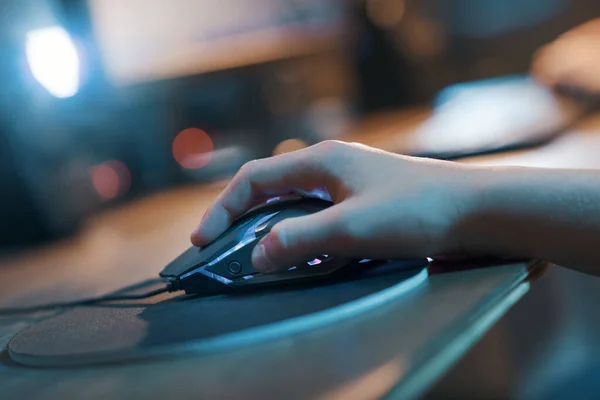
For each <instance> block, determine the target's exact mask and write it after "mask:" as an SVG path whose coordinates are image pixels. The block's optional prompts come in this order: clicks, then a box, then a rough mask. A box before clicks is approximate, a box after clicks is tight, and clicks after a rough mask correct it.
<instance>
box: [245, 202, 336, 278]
mask: <svg viewBox="0 0 600 400" xmlns="http://www.w3.org/2000/svg"><path fill="white" fill-rule="evenodd" d="M334 207H335V206H334ZM330 210H331V208H330V209H327V210H323V211H320V212H317V213H315V214H311V215H307V216H303V217H296V218H289V219H286V220H283V221H281V222H279V223H278V224H276V225H275V226H273V228H272V229H271V232H269V233H268V234H267V235H266V236H265V237H264V238H263V239H262V240H261V241H260V242H259V243H258V244H257V245H256V246H255V247H254V250H253V252H252V265H254V268H256V269H257V270H258V271H260V272H267V273H268V272H277V271H280V270H285V269H287V268H290V267H292V266H294V265H296V264H297V263H303V262H306V261H308V260H312V259H313V258H315V257H318V256H319V255H321V254H323V253H326V252H328V251H329V250H328V248H329V249H332V248H333V247H334V246H335V239H336V237H335V236H336V235H335V230H334V224H333V223H332V218H331V214H332V213H331V212H330Z"/></svg>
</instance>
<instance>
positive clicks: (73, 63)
mask: <svg viewBox="0 0 600 400" xmlns="http://www.w3.org/2000/svg"><path fill="white" fill-rule="evenodd" d="M25 51H26V56H27V63H28V64H29V69H30V70H31V74H32V75H33V77H34V78H35V79H36V80H37V81H38V82H39V83H40V84H41V85H42V86H43V87H44V88H45V89H46V90H48V92H50V94H52V95H53V96H54V97H58V98H66V97H71V96H74V95H75V94H76V93H77V90H78V89H79V57H78V55H77V50H76V48H75V45H74V44H73V41H72V40H71V38H70V37H69V34H68V33H67V32H66V31H65V30H64V29H63V28H61V27H58V26H54V27H50V28H44V29H36V30H33V31H30V32H28V33H27V39H26V46H25Z"/></svg>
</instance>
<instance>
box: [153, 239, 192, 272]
mask: <svg viewBox="0 0 600 400" xmlns="http://www.w3.org/2000/svg"><path fill="white" fill-rule="evenodd" d="M199 252H200V249H199V248H198V247H195V246H192V247H190V248H189V249H187V250H186V251H184V252H183V253H181V254H180V255H179V256H178V257H177V258H175V259H174V260H173V261H171V262H170V263H169V264H167V266H166V267H165V268H164V269H163V270H162V271H161V272H160V273H159V275H160V276H161V277H172V276H177V275H180V274H182V273H184V272H186V271H187V270H189V269H191V268H193V267H195V266H196V265H198V264H199Z"/></svg>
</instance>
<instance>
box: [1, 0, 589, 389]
mask: <svg viewBox="0 0 600 400" xmlns="http://www.w3.org/2000/svg"><path fill="white" fill-rule="evenodd" d="M599 16H600V2H598V1H597V0H219V1H215V0H126V1H125V0H2V2H1V4H0V80H1V85H0V87H1V88H2V90H0V193H1V196H2V199H1V202H0V204H1V206H0V255H2V254H4V253H12V252H13V251H14V250H19V249H23V248H27V247H28V246H32V245H35V244H40V243H46V242H52V241H53V240H55V239H59V238H64V237H72V236H73V235H74V234H75V233H77V232H78V231H79V230H80V228H81V227H82V226H84V225H85V223H86V221H87V220H89V218H90V217H91V216H94V215H98V214H100V213H102V212H103V211H104V210H106V209H111V208H118V207H121V206H123V205H124V204H126V203H130V202H132V201H133V200H135V199H139V198H144V197H145V196H148V195H151V194H153V193H157V192H163V191H167V190H169V189H171V188H175V187H181V186H184V185H201V184H206V183H210V182H217V181H222V180H224V179H227V178H228V177H230V176H232V175H233V174H234V173H235V172H236V171H237V169H238V168H239V167H240V166H241V165H243V164H244V163H245V162H247V161H249V160H252V159H255V158H260V157H268V156H270V155H273V154H278V153H282V152H287V151H291V150H295V149H298V148H302V147H305V146H308V145H311V144H314V143H317V142H319V141H322V140H327V139H342V140H355V141H361V142H364V143H367V144H372V145H376V146H380V147H382V148H385V149H387V150H390V151H397V152H402V153H406V154H429V155H431V154H433V155H440V156H445V155H449V154H450V155H457V154H461V152H462V153H465V154H471V153H478V152H486V151H487V150H490V149H504V148H511V146H517V147H518V146H519V143H536V141H543V140H544V138H548V137H553V135H555V134H556V132H559V131H560V129H562V128H564V127H565V126H567V125H568V124H569V123H570V122H572V121H573V119H574V118H576V116H577V113H578V111H577V110H575V109H573V108H572V107H570V106H568V105H565V104H564V103H563V102H562V100H559V99H558V98H557V97H556V96H555V95H554V94H553V93H550V91H548V90H546V88H544V87H543V85H540V84H539V83H537V82H534V81H532V80H531V79H530V78H529V74H530V71H531V65H532V59H533V58H534V56H535V54H536V53H537V51H538V50H539V49H540V48H541V46H543V45H545V44H547V43H549V42H552V41H553V40H555V39H556V38H557V36H559V35H560V34H562V33H564V32H566V31H568V30H569V29H571V28H573V27H575V26H577V25H579V24H582V23H584V22H586V21H589V20H591V19H593V18H597V17H599ZM583 50H585V49H583ZM588 50H589V49H588ZM584 52H585V51H584ZM559 58H561V57H559ZM563 58H564V57H563ZM596 65H597V64H596ZM592 156H593V157H597V154H596V151H595V150H594V154H593V155H592ZM574 159H577V157H575V158H574ZM549 162H550V161H549ZM536 163H537V164H536V165H545V166H546V165H547V163H546V162H543V160H542V161H540V160H536ZM583 164H585V163H583ZM573 165H575V166H577V165H578V164H577V163H575V164H573ZM549 166H551V165H549ZM195 217H196V216H194V218H195ZM190 218H191V217H190ZM175 228H177V227H175ZM136 229H137V227H136ZM177 229H179V228H177ZM163 234H164V233H162V232H160V235H163ZM186 234H187V233H186ZM117 240H119V238H118V237H116V238H115V239H114V241H117ZM102 243H104V242H102ZM109 244H114V242H109ZM183 245H185V246H187V244H182V246H183ZM103 251H105V249H100V250H99V251H98V253H97V254H96V253H93V255H94V257H95V256H98V257H99V259H100V261H98V262H101V261H102V259H101V257H100V255H101V253H102V252H103ZM164 257H165V259H166V258H168V257H171V255H170V254H168V255H165V256H164ZM109 259H110V258H109ZM159 261H160V259H159ZM160 262H162V261H160ZM57 268H58V267H57ZM599 285H600V284H599V283H598V281H597V280H588V279H584V278H583V277H581V276H579V275H577V274H576V273H573V272H571V271H566V270H562V269H559V270H558V272H554V274H549V278H545V280H542V281H541V283H540V284H539V285H537V289H536V290H537V294H536V296H530V297H526V298H525V300H524V301H523V302H521V303H519V304H518V305H517V307H516V308H515V311H513V312H512V313H509V316H508V318H505V319H503V320H502V321H501V323H500V324H499V325H498V326H496V327H495V328H494V329H493V330H492V332H491V333H490V334H488V335H486V337H485V338H484V340H483V341H482V343H481V344H480V345H478V346H477V347H476V348H475V349H474V350H473V352H471V353H470V354H469V355H468V356H467V357H466V358H465V360H464V361H463V362H462V363H460V364H459V366H458V367H457V368H456V369H454V370H453V371H451V373H450V374H449V375H447V376H446V377H445V378H444V380H443V381H442V382H441V383H440V385H439V386H438V387H437V388H436V389H434V390H433V391H432V392H431V393H430V395H431V397H432V398H443V397H444V394H447V393H455V394H456V393H458V394H460V396H458V398H472V396H473V393H478V394H480V395H481V398H507V397H528V398H568V397H569V396H568V394H567V395H565V393H572V390H573V388H574V387H578V388H582V387H585V386H583V383H582V382H584V381H585V382H587V383H588V384H589V383H594V382H596V381H597V382H600V381H598V380H597V379H596V380H594V379H589V378H590V377H593V376H594V371H597V368H596V366H597V360H598V359H600V358H598V357H595V356H592V355H594V354H600V350H598V349H600V345H599V344H598V343H596V342H597V340H595V339H594V338H595V337H596V336H597V335H596V334H594V332H597V329H595V328H596V327H597V326H600V321H597V320H598V318H595V319H594V318H592V317H591V316H592V315H593V314H594V311H593V310H591V309H589V310H588V309H587V308H589V307H590V306H589V305H590V304H595V303H596V302H597V301H598V299H596V297H597V294H596V293H600V288H598V287H596V286H599ZM565 304H566V305H565ZM575 306H577V307H575ZM550 307H552V308H550ZM586 307H587V308H586ZM592 308H593V307H592ZM542 310H545V313H544V312H542ZM586 310H587V313H586V312H585V311H586ZM532 315H535V318H532ZM573 327H575V328H573ZM551 332H552V334H550V333H551ZM540 337H544V338H545V340H540ZM574 343H575V344H576V346H575V345H574ZM573 346H575V347H576V348H577V349H579V351H578V352H573V351H571V349H573V348H574V347H573ZM586 346H587V347H586ZM590 348H594V349H596V350H598V351H596V352H592V351H590V350H589V349H590ZM582 349H584V350H582ZM569 357H570V358H569ZM574 357H575V358H574ZM577 357H579V358H578V359H577ZM586 357H587V358H586ZM490 359H493V361H491V362H490ZM569 360H571V361H569ZM573 360H575V361H577V360H579V361H581V360H584V361H585V362H584V361H581V362H580V363H579V364H577V365H579V366H582V367H581V369H580V370H579V369H577V368H575V372H573V374H572V375H569V374H568V373H567V375H565V374H564V373H563V374H562V378H561V379H563V378H564V379H563V380H560V379H558V378H557V377H559V376H561V372H564V370H563V371H561V370H560V369H561V367H562V366H564V365H566V364H565V363H567V362H574V361H573ZM579 361H577V362H579ZM574 365H575V364H574ZM588 367H589V368H588ZM578 368H579V367H578ZM570 371H571V372H572V371H574V370H573V369H571V370H570ZM581 371H583V372H581ZM589 371H591V372H589ZM567 372H568V371H567ZM569 373H570V372H569ZM596 375H597V373H596ZM565 376H566V378H565ZM570 377H571V378H572V377H575V378H572V379H571V378H570ZM515 382H517V383H515ZM552 382H555V383H556V382H558V383H559V386H560V385H563V383H564V385H563V386H560V387H559V388H558V389H556V386H552V385H548V384H549V383H552ZM565 382H566V383H565ZM515 385H516V386H515ZM519 385H521V386H519ZM532 385H533V386H532ZM536 385H537V386H536ZM515 387H516V388H517V389H515ZM536 388H537V389H536ZM561 388H562V389H561ZM554 389H556V390H557V391H553V390H554ZM559 389H561V390H563V391H560V390H559ZM518 390H520V391H521V394H522V393H525V392H527V393H529V394H530V396H520V395H517V396H512V395H514V394H515V391H518ZM556 393H560V394H561V396H562V397H561V396H558V397H557V396H554V397H553V394H556ZM589 393H593V391H590V392H588V394H589ZM596 393H597V391H596ZM563 395H564V396H563Z"/></svg>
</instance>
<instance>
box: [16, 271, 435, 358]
mask: <svg viewBox="0 0 600 400" xmlns="http://www.w3.org/2000/svg"><path fill="white" fill-rule="evenodd" d="M394 264H400V265H395V267H396V268H394ZM427 276H428V275H427V269H413V270H409V271H406V270H405V268H404V269H402V267H401V263H390V264H388V265H387V266H385V267H384V268H383V269H380V270H377V269H376V270H373V271H371V272H369V273H368V274H367V275H364V276H363V277H362V278H360V279H356V280H352V281H345V282H337V283H333V284H327V285H317V286H305V287H296V288H287V289H277V290H275V289H271V290H266V291H257V292H253V293H245V294H233V295H231V294H230V295H216V296H210V297H190V296H186V295H178V294H169V295H165V296H163V297H159V298H157V299H153V300H152V301H145V302H143V303H139V302H138V303H117V304H112V305H105V306H89V307H80V308H75V309H72V310H70V311H67V312H65V313H63V314H61V315H58V316H55V317H52V318H50V319H47V320H45V321H42V322H40V323H38V324H36V325H32V326H30V327H28V328H26V329H25V330H23V331H22V332H20V333H19V334H17V335H16V336H15V337H14V338H13V339H12V340H11V342H10V343H9V345H8V350H9V354H10V357H11V358H12V359H13V360H14V361H16V362H18V363H21V364H24V365H31V366H45V367H65V366H75V365H86V364H87V365H90V364H96V363H106V362H124V361H134V360H136V359H137V360H139V359H147V358H149V357H169V356H170V357H172V356H178V355H184V354H190V352H193V353H194V354H198V353H210V352H215V351H224V350H227V349H231V348H236V347H240V346H247V345H250V344H254V343H259V342H261V341H265V340H272V339H276V338H280V337H285V336H286V335H290V334H294V333H299V332H301V331H307V330H311V329H315V328H317V327H319V326H324V325H327V324H329V323H334V322H336V321H339V320H341V319H344V318H348V317H352V316H356V315H359V314H361V313H364V312H368V311H369V310H371V309H373V308H375V307H380V306H382V305H384V304H386V303H388V302H390V301H393V300H395V299H397V298H399V297H401V296H403V295H404V294H406V293H407V292H410V291H411V290H413V289H415V288H417V287H420V286H421V285H423V284H425V283H426V282H427Z"/></svg>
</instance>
